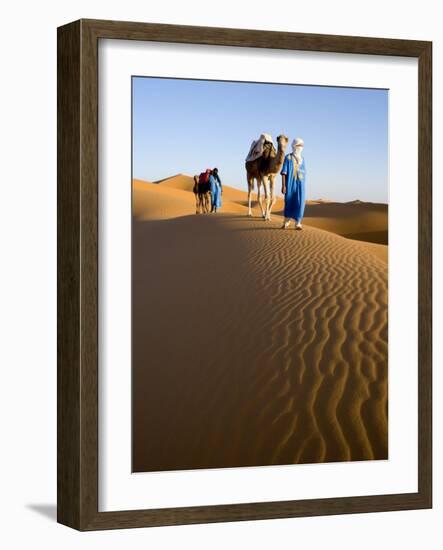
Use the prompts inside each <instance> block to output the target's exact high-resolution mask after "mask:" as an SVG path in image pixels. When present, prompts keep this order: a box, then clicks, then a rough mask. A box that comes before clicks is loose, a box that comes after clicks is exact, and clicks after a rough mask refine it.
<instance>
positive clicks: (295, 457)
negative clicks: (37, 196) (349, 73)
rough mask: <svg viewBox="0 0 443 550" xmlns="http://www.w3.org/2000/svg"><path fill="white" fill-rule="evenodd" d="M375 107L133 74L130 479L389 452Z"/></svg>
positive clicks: (352, 100) (307, 92)
mask: <svg viewBox="0 0 443 550" xmlns="http://www.w3.org/2000/svg"><path fill="white" fill-rule="evenodd" d="M282 76H283V78H284V75H282ZM388 116H389V90H387V89H377V88H371V89H368V88H350V87H330V86H318V85H315V86H314V85H313V86H310V85H305V84H303V85H298V84H286V83H284V82H281V83H268V82H237V81H221V80H192V79H179V78H159V77H146V76H132V181H129V180H128V182H127V185H128V192H131V193H132V327H131V330H132V471H133V472H161V471H175V470H197V469H208V468H240V467H271V466H279V465H297V464H315V465H318V464H322V463H332V462H352V461H373V460H387V459H388V458H389V456H388V441H389V440H388V379H389V377H388V203H389V154H388V146H389V141H388V140H389V128H388V122H389V120H388ZM122 185H125V182H122ZM130 186H132V190H130ZM406 229H407V225H406V224H405V230H406ZM316 467H318V466H316Z"/></svg>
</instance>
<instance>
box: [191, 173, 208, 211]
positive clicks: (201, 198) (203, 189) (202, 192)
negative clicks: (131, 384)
mask: <svg viewBox="0 0 443 550" xmlns="http://www.w3.org/2000/svg"><path fill="white" fill-rule="evenodd" d="M198 179H199V177H198V176H194V187H193V189H192V190H193V192H194V195H195V213H196V214H207V213H208V212H209V186H208V185H200V184H199V183H198Z"/></svg>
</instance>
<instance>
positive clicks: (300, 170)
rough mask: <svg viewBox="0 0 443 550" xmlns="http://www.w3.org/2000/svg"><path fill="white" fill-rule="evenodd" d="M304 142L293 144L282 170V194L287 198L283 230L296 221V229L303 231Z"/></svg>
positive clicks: (297, 141) (298, 141)
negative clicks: (292, 221)
mask: <svg viewBox="0 0 443 550" xmlns="http://www.w3.org/2000/svg"><path fill="white" fill-rule="evenodd" d="M303 147H304V141H303V140H302V139H301V138H295V139H294V141H293V142H292V153H290V154H289V155H286V157H285V160H284V162H283V167H282V169H281V172H280V174H281V176H282V189H281V191H282V193H283V195H284V197H285V209H284V216H285V221H284V222H283V226H282V229H287V228H288V227H289V224H290V222H291V219H292V220H295V229H297V230H299V231H301V230H302V229H303V228H302V225H301V221H302V219H303V214H304V211H305V196H306V193H305V180H306V166H305V159H304V158H303V156H302V151H303Z"/></svg>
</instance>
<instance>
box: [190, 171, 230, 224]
mask: <svg viewBox="0 0 443 550" xmlns="http://www.w3.org/2000/svg"><path fill="white" fill-rule="evenodd" d="M193 191H194V195H195V213H196V214H208V213H209V212H210V213H212V214H215V213H216V212H217V209H218V208H221V205H222V203H221V196H222V193H223V188H222V182H221V179H220V176H219V174H218V169H217V168H213V169H212V170H211V169H210V168H207V169H206V170H205V171H204V172H202V173H201V174H200V175H199V176H194V188H193ZM209 206H211V209H210V210H209Z"/></svg>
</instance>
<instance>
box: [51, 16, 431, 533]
mask: <svg viewBox="0 0 443 550" xmlns="http://www.w3.org/2000/svg"><path fill="white" fill-rule="evenodd" d="M104 38H106V39H124V40H141V41H159V42H172V43H183V44H207V45H223V46H239V47H252V48H278V49H286V50H304V51H311V52H336V53H347V54H371V55H381V56H383V55H386V56H405V57H414V58H418V67H419V76H418V81H419V82H418V86H419V120H418V133H419V173H418V182H419V262H418V265H419V289H418V290H419V321H418V322H419V357H418V369H419V373H418V394H419V395H418V404H419V410H418V434H419V440H418V453H419V456H418V491H417V492H416V493H408V494H403V493H402V494H385V495H375V496H358V497H344V498H322V499H314V500H298V501H297V500H296V501H281V502H255V503H248V504H230V505H216V506H196V507H183V508H167V509H147V510H135V511H132V510H131V511H118V512H99V511H98V268H97V262H98V184H97V182H98V124H97V117H98V41H99V40H100V39H104ZM431 76H432V43H431V42H422V41H410V40H393V39H381V38H362V37H349V36H329V35H312V34H298V33H287V32H263V31H257V30H240V29H224V28H216V29H214V28H208V27H192V26H176V25H159V24H148V23H132V22H118V21H98V20H80V21H76V22H73V23H70V24H68V25H65V26H62V27H60V28H59V29H58V111H57V112H58V173H57V177H58V226H57V230H58V460H57V462H58V477H57V488H58V503H57V508H58V521H59V522H60V523H62V524H65V525H68V526H70V527H73V528H75V529H79V530H82V531H86V530H97V529H113V528H131V527H148V526H160V525H176V524H190V523H210V522H223V521H240V520H255V519H271V518H288V517H299V516H318V515H331V514H347V513H361V512H376V511H389V510H408V509H419V508H430V507H431V506H432V422H431V409H432V401H431V377H432V374H431V352H432V349H431V345H432V326H431V323H432V319H431V318H432V306H431V299H432V287H431V285H432V275H431V273H432V256H431V254H432V248H431V245H432V218H431V215H432V213H431V207H432V81H431Z"/></svg>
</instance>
